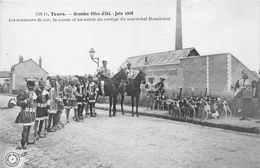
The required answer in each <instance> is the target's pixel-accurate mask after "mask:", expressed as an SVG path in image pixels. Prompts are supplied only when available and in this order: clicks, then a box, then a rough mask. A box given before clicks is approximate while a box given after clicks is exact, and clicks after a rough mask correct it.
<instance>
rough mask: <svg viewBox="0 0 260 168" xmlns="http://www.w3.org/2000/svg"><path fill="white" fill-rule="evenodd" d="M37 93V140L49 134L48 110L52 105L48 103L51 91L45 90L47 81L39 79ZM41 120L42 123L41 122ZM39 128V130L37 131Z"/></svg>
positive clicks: (35, 127) (35, 133)
mask: <svg viewBox="0 0 260 168" xmlns="http://www.w3.org/2000/svg"><path fill="white" fill-rule="evenodd" d="M35 93H36V95H37V99H36V119H35V124H34V136H35V138H36V140H38V139H39V137H40V138H44V137H46V135H47V122H48V110H49V109H50V106H49V105H48V104H47V102H48V101H49V93H48V92H47V91H46V90H45V81H43V80H40V81H39V88H38V89H37V90H36V91H35ZM39 122H40V124H39ZM38 124H39V130H38ZM43 124H44V131H43V133H42V126H43ZM37 130H38V131H37Z"/></svg>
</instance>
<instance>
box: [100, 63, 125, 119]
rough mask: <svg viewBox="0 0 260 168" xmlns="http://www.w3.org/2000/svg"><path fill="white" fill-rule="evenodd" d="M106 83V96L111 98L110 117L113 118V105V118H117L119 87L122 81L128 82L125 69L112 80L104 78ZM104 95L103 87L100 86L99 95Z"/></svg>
mask: <svg viewBox="0 0 260 168" xmlns="http://www.w3.org/2000/svg"><path fill="white" fill-rule="evenodd" d="M102 77H103V78H104V79H105V83H104V92H105V96H109V117H112V115H111V108H112V105H113V117H115V116H116V104H117V96H118V93H119V85H120V82H121V80H126V79H127V76H126V73H125V71H124V69H122V68H121V70H120V71H119V72H117V73H116V74H115V75H114V76H113V77H112V78H108V77H104V76H102ZM98 95H102V92H101V85H99V94H98Z"/></svg>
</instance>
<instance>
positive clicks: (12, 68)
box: [11, 58, 49, 74]
mask: <svg viewBox="0 0 260 168" xmlns="http://www.w3.org/2000/svg"><path fill="white" fill-rule="evenodd" d="M29 61H32V62H33V63H34V64H35V65H37V66H39V64H37V63H36V62H35V61H34V60H33V59H31V58H30V59H28V60H25V61H23V62H19V63H17V64H14V65H13V66H11V71H12V72H13V70H14V69H15V67H16V66H17V65H19V64H23V63H26V62H29ZM39 68H41V69H42V70H43V71H45V72H46V73H47V74H49V73H48V72H47V71H46V70H45V69H43V68H42V67H40V66H39Z"/></svg>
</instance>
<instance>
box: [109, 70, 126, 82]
mask: <svg viewBox="0 0 260 168" xmlns="http://www.w3.org/2000/svg"><path fill="white" fill-rule="evenodd" d="M112 79H114V80H117V81H120V80H126V79H127V75H126V72H125V70H124V69H123V68H121V69H120V71H118V72H117V73H116V74H115V75H114V76H113V77H112Z"/></svg>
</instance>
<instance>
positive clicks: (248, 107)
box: [236, 69, 255, 120]
mask: <svg viewBox="0 0 260 168" xmlns="http://www.w3.org/2000/svg"><path fill="white" fill-rule="evenodd" d="M236 86H237V87H238V89H240V94H237V95H239V97H240V98H241V105H242V118H241V119H240V120H248V119H247V117H248V113H249V112H251V111H252V109H253V108H252V100H253V97H254V96H255V87H253V80H251V79H249V77H248V74H247V72H246V71H245V70H244V69H243V70H242V79H240V80H238V81H237V83H236Z"/></svg>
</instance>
